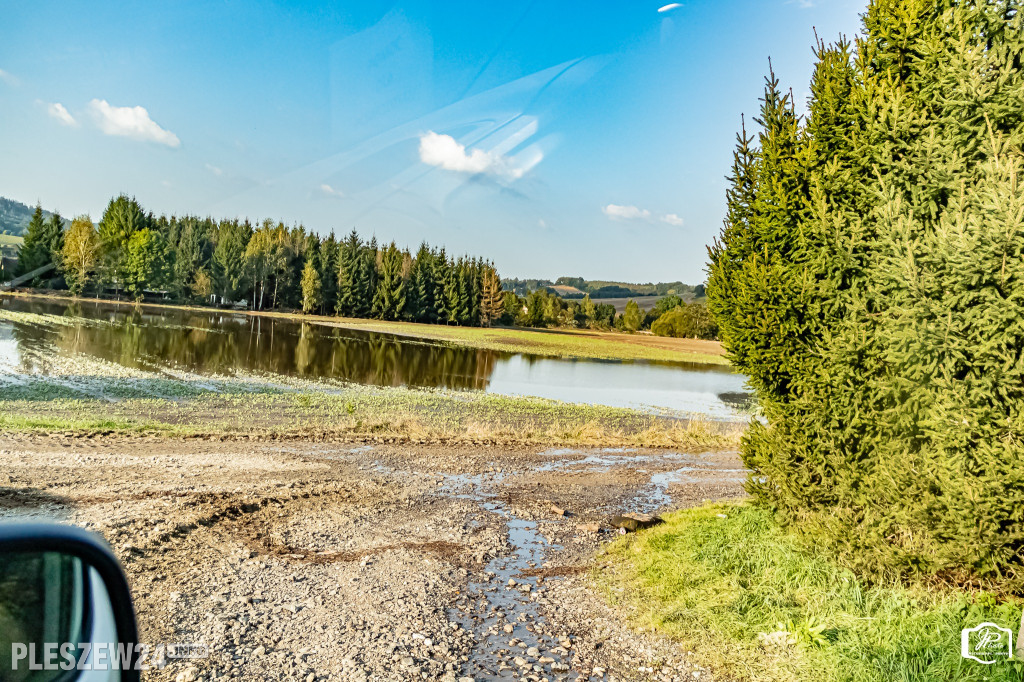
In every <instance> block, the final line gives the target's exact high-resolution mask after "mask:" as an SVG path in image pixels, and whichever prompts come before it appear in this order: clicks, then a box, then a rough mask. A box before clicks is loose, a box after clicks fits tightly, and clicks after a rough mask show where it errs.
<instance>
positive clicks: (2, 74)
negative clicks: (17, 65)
mask: <svg viewBox="0 0 1024 682" xmlns="http://www.w3.org/2000/svg"><path fill="white" fill-rule="evenodd" d="M0 81H3V82H4V83H7V84H8V85H21V81H19V80H18V77H17V76H15V75H14V74H13V73H11V72H10V71H4V70H3V69H0Z"/></svg>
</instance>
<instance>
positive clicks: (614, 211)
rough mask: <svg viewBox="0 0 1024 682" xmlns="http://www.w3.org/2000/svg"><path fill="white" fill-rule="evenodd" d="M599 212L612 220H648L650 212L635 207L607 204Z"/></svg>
mask: <svg viewBox="0 0 1024 682" xmlns="http://www.w3.org/2000/svg"><path fill="white" fill-rule="evenodd" d="M601 211H603V212H604V214H605V215H606V216H608V217H609V218H611V219H612V220H648V219H650V217H651V212H650V211H648V210H647V209H646V208H637V207H636V206H619V205H618V204H608V205H607V206H605V207H604V208H602V209H601Z"/></svg>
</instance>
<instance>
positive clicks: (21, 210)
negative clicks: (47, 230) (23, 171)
mask: <svg viewBox="0 0 1024 682" xmlns="http://www.w3.org/2000/svg"><path fill="white" fill-rule="evenodd" d="M35 210H36V208H35V206H26V205H25V204H23V203H21V202H20V201H15V200H14V199H7V198H4V197H0V235H3V234H10V235H15V236H20V235H23V234H25V228H26V227H28V223H29V221H30V220H32V214H33V213H35ZM51 215H53V214H52V213H51V212H50V211H47V210H46V209H43V217H45V218H47V219H49V217H50V216H51ZM64 222H65V223H66V222H68V220H67V219H66V218H65V220H64Z"/></svg>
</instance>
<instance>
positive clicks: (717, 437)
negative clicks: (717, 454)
mask: <svg viewBox="0 0 1024 682" xmlns="http://www.w3.org/2000/svg"><path fill="white" fill-rule="evenodd" d="M101 383H102V384H103V385H104V386H106V389H105V391H104V394H103V395H102V396H100V397H92V396H90V394H89V392H88V391H86V392H85V393H83V392H82V388H81V387H80V386H78V385H76V384H74V383H62V384H53V383H27V384H24V385H21V386H8V387H5V388H4V391H3V394H4V396H5V398H6V399H5V400H3V401H0V430H6V431H44V432H45V431H66V430H73V431H104V432H108V431H109V432H123V433H132V432H139V431H153V432H157V433H163V434H166V435H194V434H204V435H206V434H208V435H229V436H230V435H269V434H292V435H304V436H309V435H325V436H358V437H386V438H400V439H411V440H430V441H434V440H444V441H453V440H454V441H480V440H483V441H489V442H495V443H524V444H532V443H536V444H576V445H602V446H636V447H639V446H650V447H673V448H679V449H690V450H692V449H704V448H723V447H735V446H737V445H738V443H739V438H740V435H741V431H742V425H739V424H724V423H718V422H710V421H707V420H704V419H700V418H694V419H691V420H680V419H669V418H665V417H659V416H655V415H649V414H645V413H641V412H636V411H634V410H628V409H620V408H610V407H601V406H590V405H580V404H574V403H561V402H558V401H553V400H544V399H539V398H525V397H508V396H499V395H492V394H484V393H457V392H451V391H442V390H422V389H404V388H392V387H387V388H377V387H368V386H358V385H347V384H346V385H343V386H338V387H333V388H330V389H323V390H308V389H303V390H295V389H294V388H292V387H289V386H273V385H269V384H261V383H258V382H246V381H232V380H226V381H218V382H217V385H215V386H212V387H211V386H210V384H209V382H203V383H202V384H196V383H194V382H190V381H178V380H173V379H155V380H151V381H139V380H137V379H132V378H129V379H127V380H124V381H112V380H109V379H106V378H103V379H102V380H101ZM83 396H84V397H83ZM154 396H156V397H154Z"/></svg>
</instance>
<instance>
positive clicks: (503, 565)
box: [439, 449, 746, 680]
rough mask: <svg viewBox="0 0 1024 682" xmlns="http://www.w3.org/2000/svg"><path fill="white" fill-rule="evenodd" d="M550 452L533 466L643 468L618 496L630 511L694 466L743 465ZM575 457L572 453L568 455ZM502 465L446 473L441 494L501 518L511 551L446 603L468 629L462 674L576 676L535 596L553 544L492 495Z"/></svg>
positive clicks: (654, 503)
mask: <svg viewBox="0 0 1024 682" xmlns="http://www.w3.org/2000/svg"><path fill="white" fill-rule="evenodd" d="M542 454H543V456H545V457H551V458H552V459H550V460H549V461H546V462H544V463H542V464H541V465H540V466H538V467H536V468H535V469H534V470H535V471H538V470H539V471H550V472H558V471H570V470H571V471H580V470H582V471H588V472H595V471H596V472H601V471H610V470H611V469H612V468H615V467H621V466H630V467H633V468H636V469H637V470H643V469H644V467H649V468H651V471H650V479H649V482H648V483H647V484H645V485H643V486H641V487H640V489H639V490H638V491H637V492H636V494H635V496H633V497H632V498H630V499H629V500H628V501H626V502H624V503H623V507H624V508H625V509H628V510H630V511H642V512H648V513H649V512H656V511H658V510H660V509H663V508H664V507H666V506H668V505H670V504H671V502H672V496H671V493H670V486H672V485H673V484H676V483H681V482H685V481H687V480H689V479H691V478H693V477H695V476H699V475H700V474H702V473H707V472H714V473H715V474H716V475H717V476H719V477H721V478H722V479H723V480H731V479H733V478H738V479H739V480H742V479H743V478H745V477H746V470H744V469H725V470H723V469H721V468H712V467H707V466H705V467H701V466H699V462H700V460H701V457H700V455H685V454H680V453H654V454H650V453H639V452H637V451H634V450H630V449H601V450H591V451H584V450H565V449H562V450H551V451H547V452H545V453H542ZM574 456H575V458H574ZM510 475H511V474H507V473H503V472H494V473H487V474H482V475H465V474H460V475H447V476H444V477H443V483H442V486H441V487H440V490H439V491H440V492H441V493H442V494H445V495H448V496H451V497H455V498H459V499H465V500H471V501H473V502H476V503H477V504H478V505H479V506H480V508H481V510H483V511H484V512H487V513H490V514H496V515H498V516H499V517H501V519H502V521H503V523H504V524H505V527H506V529H507V533H508V542H509V545H510V546H511V551H510V552H508V553H505V554H502V555H500V556H497V557H495V558H494V559H492V560H491V561H490V562H489V563H488V564H487V566H486V568H485V570H484V571H483V574H482V577H480V578H479V579H475V580H471V581H470V582H469V584H468V585H467V587H466V595H465V601H464V602H463V603H462V604H460V605H455V606H452V607H451V608H450V609H449V614H448V615H449V620H451V621H452V622H456V623H458V624H459V625H460V626H461V627H463V628H464V629H466V630H469V631H470V632H472V633H474V636H475V641H476V646H475V647H474V649H473V653H472V655H471V656H470V660H469V661H468V662H467V663H466V664H465V665H464V667H463V670H462V674H463V675H467V676H470V677H474V678H475V679H478V680H479V679H487V680H520V679H524V676H527V677H526V679H533V677H534V676H535V677H536V678H537V679H540V678H544V677H545V676H550V677H551V678H554V679H560V680H582V679H601V678H600V677H599V676H598V677H593V678H590V677H583V676H581V675H580V674H579V673H578V672H576V671H573V670H572V659H573V654H574V651H573V643H572V640H571V639H570V638H568V637H566V636H565V635H564V634H561V633H558V632H557V631H554V630H553V629H551V628H549V627H548V625H547V623H546V620H545V618H544V616H543V615H542V613H541V609H540V606H539V604H538V602H537V595H538V590H539V589H543V586H544V585H545V584H546V583H551V582H554V581H557V580H559V579H560V578H559V577H558V576H557V575H554V576H552V575H548V576H547V577H542V576H544V573H545V572H544V571H543V570H542V567H543V566H545V561H546V560H547V559H548V558H550V556H551V555H552V554H553V553H556V552H557V551H558V550H560V549H561V547H560V546H559V545H557V544H553V543H550V542H549V541H548V540H547V538H546V537H545V535H544V534H543V533H542V532H541V529H540V527H539V523H540V522H538V521H535V520H532V519H527V518H522V517H521V516H518V515H516V514H515V513H514V512H513V511H512V510H511V509H510V508H509V506H508V505H506V504H505V503H504V502H502V501H500V500H498V499H497V495H498V491H499V490H498V489H499V488H500V485H501V484H502V482H503V481H504V480H505V478H506V477H508V476H510ZM543 523H544V524H545V525H546V526H550V525H552V524H563V523H573V521H572V520H571V519H566V518H564V517H561V518H555V519H550V520H545V521H544V522H543Z"/></svg>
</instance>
